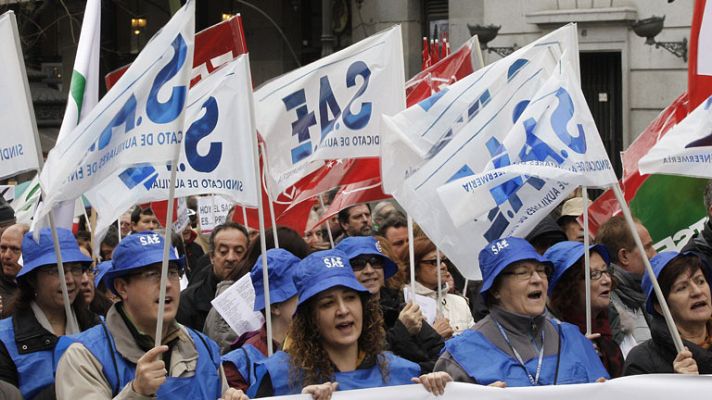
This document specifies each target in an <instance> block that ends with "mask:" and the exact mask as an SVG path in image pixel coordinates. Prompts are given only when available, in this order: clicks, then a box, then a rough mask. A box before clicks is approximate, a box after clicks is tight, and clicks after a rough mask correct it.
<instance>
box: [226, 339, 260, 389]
mask: <svg viewBox="0 0 712 400" xmlns="http://www.w3.org/2000/svg"><path fill="white" fill-rule="evenodd" d="M266 358H267V356H265V355H264V354H262V352H261V351H259V350H258V349H257V348H256V347H255V346H253V345H251V344H246V345H244V346H242V347H240V348H238V349H235V350H232V351H231V352H229V353H227V354H223V356H222V362H223V363H231V364H233V365H234V366H235V368H236V369H237V372H239V373H240V375H242V378H243V379H244V380H245V382H247V385H248V386H252V385H254V383H255V381H256V380H257V377H256V375H255V366H256V365H257V362H258V361H262V360H264V359H266Z"/></svg>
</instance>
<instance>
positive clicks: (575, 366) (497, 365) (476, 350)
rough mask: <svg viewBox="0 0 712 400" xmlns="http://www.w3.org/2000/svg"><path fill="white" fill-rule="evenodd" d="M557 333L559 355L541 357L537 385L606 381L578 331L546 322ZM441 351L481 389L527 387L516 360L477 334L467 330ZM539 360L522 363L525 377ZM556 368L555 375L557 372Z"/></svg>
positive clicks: (597, 359) (570, 326)
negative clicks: (503, 385)
mask: <svg viewBox="0 0 712 400" xmlns="http://www.w3.org/2000/svg"><path fill="white" fill-rule="evenodd" d="M548 322H549V323H551V324H553V325H554V326H555V327H557V324H558V329H557V330H558V333H559V343H560V346H561V347H560V349H559V354H552V355H549V356H546V357H544V360H543V362H542V366H541V374H540V377H539V384H540V385H553V384H554V383H556V384H559V385H560V384H567V383H588V382H595V381H596V379H598V378H600V377H604V378H608V372H607V371H606V369H605V368H604V367H603V364H601V360H600V359H599V358H598V355H597V354H596V351H595V350H594V348H593V344H591V342H590V341H589V340H588V339H586V337H585V336H583V335H582V334H581V333H580V332H579V329H578V327H576V326H574V325H571V324H568V323H561V322H558V321H557V322H554V321H551V320H548ZM445 351H447V352H449V353H450V355H451V356H452V358H453V359H454V360H455V361H456V362H457V363H458V364H459V365H460V367H462V369H464V370H465V372H466V373H467V375H469V376H470V377H471V378H473V379H475V380H476V381H477V383H479V384H481V385H489V384H490V383H492V382H495V381H504V382H506V383H507V386H508V387H517V386H531V382H530V381H529V377H528V375H527V373H526V372H525V371H524V369H523V368H522V366H521V364H519V362H518V361H517V359H516V358H514V357H512V356H510V355H509V354H507V353H506V352H505V351H504V350H502V349H500V348H498V347H497V346H496V345H494V344H492V342H490V341H489V340H488V339H487V338H486V337H485V336H484V335H483V334H482V333H481V332H478V331H474V330H471V329H469V330H467V331H465V332H463V333H462V334H460V335H459V336H457V337H455V338H453V339H450V340H448V341H447V342H445ZM538 361H539V357H538V356H537V357H534V358H532V359H530V360H527V361H526V362H525V365H526V367H527V369H528V370H529V373H530V374H532V376H534V375H535V374H536V372H535V371H536V369H537V364H538ZM557 364H558V372H557Z"/></svg>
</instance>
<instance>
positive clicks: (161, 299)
mask: <svg viewBox="0 0 712 400" xmlns="http://www.w3.org/2000/svg"><path fill="white" fill-rule="evenodd" d="M179 154H180V146H176V150H175V154H174V156H173V160H172V161H171V163H170V167H171V178H170V184H169V185H170V186H169V187H168V210H167V211H166V237H165V240H164V241H163V260H161V288H160V294H159V296H158V316H157V319H156V336H155V338H154V342H155V345H156V346H160V345H161V342H162V341H163V314H164V313H165V311H166V282H167V280H168V252H169V251H170V249H171V241H172V239H173V235H172V232H173V199H174V198H175V192H176V175H177V173H178V155H179Z"/></svg>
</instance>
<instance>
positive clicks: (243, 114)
mask: <svg viewBox="0 0 712 400" xmlns="http://www.w3.org/2000/svg"><path fill="white" fill-rule="evenodd" d="M248 69H249V59H248V57H247V55H242V56H240V57H238V58H236V59H235V60H233V61H230V62H229V63H227V64H225V65H224V66H222V67H221V68H220V69H218V70H215V71H213V73H211V74H210V75H209V76H207V77H205V78H203V79H202V80H201V81H200V82H198V83H197V84H196V85H195V86H194V87H192V88H191V89H190V91H189V93H188V105H187V107H186V112H185V113H186V116H185V118H186V120H185V121H186V122H185V125H186V126H187V127H188V128H187V130H186V132H185V137H184V140H183V142H182V143H181V149H180V156H179V159H178V173H177V175H176V184H175V188H176V189H175V196H176V197H188V196H193V195H199V194H208V193H217V194H220V195H222V196H224V197H225V198H227V199H229V200H230V201H231V202H232V203H240V204H245V205H247V206H252V207H255V206H256V205H257V184H256V182H255V173H254V157H253V153H252V146H253V141H254V140H256V137H257V136H256V134H255V129H254V126H253V125H252V122H251V121H252V118H251V116H250V107H249V104H248V102H249V98H250V91H251V90H252V86H251V83H250V80H249V71H248ZM150 140H154V141H155V140H156V138H155V137H154V138H153V139H150ZM169 183H170V169H168V168H167V167H166V165H165V164H148V163H147V164H143V165H137V166H134V167H132V168H128V169H126V170H124V171H123V172H121V173H120V174H117V175H114V176H111V177H109V178H107V179H106V180H104V182H102V183H101V185H99V186H97V187H95V188H94V189H92V190H90V191H89V192H87V194H86V196H87V198H88V199H89V201H90V202H91V204H92V205H93V206H94V207H96V208H97V210H99V220H98V221H97V231H98V232H103V231H104V230H105V229H106V228H107V227H108V226H109V225H110V224H111V223H112V222H113V221H115V220H116V219H117V218H118V217H119V216H120V215H121V214H122V213H123V212H124V211H125V210H127V209H128V208H129V207H131V206H132V205H133V204H137V203H143V202H148V201H156V200H165V199H167V198H168V188H169V186H170V184H169Z"/></svg>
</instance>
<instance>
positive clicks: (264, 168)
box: [260, 143, 279, 249]
mask: <svg viewBox="0 0 712 400" xmlns="http://www.w3.org/2000/svg"><path fill="white" fill-rule="evenodd" d="M260 150H261V151H262V160H263V162H262V175H263V176H264V174H266V173H268V171H269V166H268V165H267V152H265V144H264V143H260ZM265 181H266V179H265ZM260 182H262V181H260ZM266 185H267V184H266V183H265V186H266ZM265 192H266V193H267V202H269V217H270V220H271V222H272V238H273V240H274V248H275V249H278V248H279V238H278V237H277V217H275V216H274V203H272V196H271V195H270V194H269V191H267V190H265Z"/></svg>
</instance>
